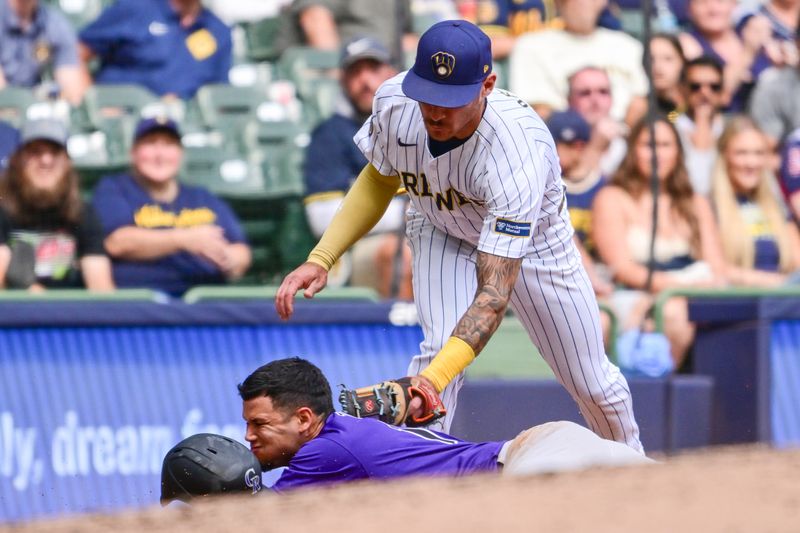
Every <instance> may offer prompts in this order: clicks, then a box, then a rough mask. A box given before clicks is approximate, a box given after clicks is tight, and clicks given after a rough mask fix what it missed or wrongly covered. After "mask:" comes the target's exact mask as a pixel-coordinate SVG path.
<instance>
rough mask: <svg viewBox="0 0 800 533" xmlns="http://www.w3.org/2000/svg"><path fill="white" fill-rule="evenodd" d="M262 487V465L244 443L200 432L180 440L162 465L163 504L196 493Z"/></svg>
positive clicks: (186, 498)
mask: <svg viewBox="0 0 800 533" xmlns="http://www.w3.org/2000/svg"><path fill="white" fill-rule="evenodd" d="M260 490H261V465H259V463H258V459H256V456H255V455H253V454H252V452H251V451H250V450H248V449H247V447H246V446H244V445H243V444H241V443H238V442H236V441H235V440H233V439H229V438H228V437H225V436H222V435H214V434H212V433H198V434H197V435H192V436H191V437H188V438H186V439H184V440H182V441H181V442H179V443H178V444H176V445H175V446H174V447H173V448H172V449H171V450H170V451H168V452H167V455H166V456H164V463H163V464H162V466H161V505H167V504H168V503H169V502H171V501H173V500H181V501H183V502H187V503H188V502H189V501H190V500H191V499H192V498H194V497H196V496H206V495H209V494H220V493H229V492H230V493H234V492H245V491H247V492H250V493H252V494H255V493H257V492H258V491H260Z"/></svg>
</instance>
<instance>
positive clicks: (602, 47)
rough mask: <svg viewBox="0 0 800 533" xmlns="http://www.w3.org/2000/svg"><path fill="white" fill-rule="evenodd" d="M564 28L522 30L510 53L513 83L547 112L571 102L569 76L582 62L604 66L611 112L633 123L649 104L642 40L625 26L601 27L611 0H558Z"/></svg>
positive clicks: (512, 86) (515, 90)
mask: <svg viewBox="0 0 800 533" xmlns="http://www.w3.org/2000/svg"><path fill="white" fill-rule="evenodd" d="M556 4H557V6H558V8H559V12H560V13H561V16H562V18H563V19H564V29H563V30H560V29H546V30H542V31H537V32H533V33H528V34H525V35H522V36H520V37H519V38H518V39H517V42H516V44H515V45H514V49H513V51H512V53H511V56H510V63H509V80H510V84H509V87H510V89H511V91H512V92H513V93H515V94H517V95H519V96H520V97H521V98H522V99H523V100H525V101H526V102H528V103H530V104H531V105H533V107H534V109H536V111H537V112H538V113H539V114H540V115H541V116H542V117H543V118H545V119H546V118H547V116H549V114H550V113H551V112H552V111H554V110H563V109H565V108H566V107H567V95H568V86H567V78H568V76H569V75H570V74H572V73H574V72H576V71H578V70H579V69H581V68H582V67H586V66H594V67H598V68H602V69H604V70H605V71H606V72H608V75H609V77H610V78H611V86H612V94H613V104H612V108H611V116H612V117H613V118H614V119H615V120H623V119H624V120H625V122H626V123H628V124H632V123H633V122H635V121H636V119H638V118H639V117H640V116H642V115H643V114H644V111H645V110H646V108H647V102H646V99H645V95H646V94H647V86H648V83H647V78H646V76H645V73H644V69H643V68H642V44H641V43H640V42H639V41H637V40H636V39H634V38H633V37H631V36H630V35H627V34H625V33H623V32H621V31H613V30H608V29H605V28H598V26H597V19H598V16H599V15H600V13H601V12H602V11H603V9H604V8H605V7H606V4H607V0H558V1H557V2H556Z"/></svg>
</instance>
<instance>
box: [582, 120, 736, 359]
mask: <svg viewBox="0 0 800 533" xmlns="http://www.w3.org/2000/svg"><path fill="white" fill-rule="evenodd" d="M654 131H655V147H656V160H657V165H656V167H657V168H656V171H657V176H658V181H659V192H658V198H657V205H658V222H657V226H656V232H655V245H654V259H655V264H654V272H653V274H652V278H651V279H650V284H649V286H648V278H649V277H650V276H649V275H648V261H649V257H650V242H651V234H652V225H653V222H652V220H653V194H652V192H651V188H650V176H651V161H652V149H651V144H650V131H649V128H648V124H647V121H646V120H642V121H640V122H639V123H638V124H636V125H635V126H634V128H633V129H632V130H631V134H630V136H629V138H628V143H629V144H628V153H627V154H626V156H625V159H624V160H623V161H622V164H621V165H620V167H619V169H618V170H617V172H616V173H615V174H614V176H613V177H612V179H611V182H610V184H609V185H608V186H606V187H604V188H603V189H601V190H600V191H599V192H598V193H597V196H596V197H595V200H594V204H593V207H592V236H593V237H594V241H595V246H596V248H597V250H598V252H599V254H600V257H601V259H602V260H603V262H604V263H605V264H606V265H608V267H609V269H610V270H611V272H612V274H613V276H614V280H615V281H616V282H617V284H618V285H620V286H621V288H620V289H618V290H616V291H615V292H614V294H613V295H612V297H611V305H612V307H613V309H614V311H615V313H616V314H617V317H618V318H619V320H620V324H621V329H622V330H623V331H626V330H633V329H636V328H639V327H641V326H642V324H643V323H644V322H645V319H646V317H647V316H648V313H649V311H650V309H651V307H652V304H653V296H654V295H656V294H658V293H659V292H661V291H663V290H665V289H672V288H684V287H714V286H718V285H719V284H720V283H721V280H722V279H723V274H724V261H723V259H722V252H721V249H720V244H719V235H718V233H717V227H716V222H715V220H714V213H713V211H712V210H711V206H710V204H709V203H708V201H707V200H706V199H705V198H704V197H702V196H701V195H699V194H697V193H695V192H694V191H693V190H692V186H691V184H690V182H689V175H688V173H687V171H686V167H685V166H684V162H683V149H682V147H681V144H680V141H679V139H678V132H677V131H676V130H675V126H673V125H672V123H670V122H669V120H668V119H667V118H666V117H663V116H661V117H658V118H657V119H656V121H655V124H654ZM646 291H647V292H646ZM663 311H664V313H663V315H664V334H665V335H666V336H667V338H668V339H669V342H670V351H671V354H672V358H673V360H674V362H675V366H676V367H680V365H681V363H682V362H683V360H684V358H685V355H686V351H687V350H688V348H689V346H690V345H691V343H692V340H693V339H694V326H693V325H692V324H691V322H689V316H688V306H687V302H686V299H685V298H671V299H670V300H669V301H668V302H667V303H666V304H665V306H664V309H663Z"/></svg>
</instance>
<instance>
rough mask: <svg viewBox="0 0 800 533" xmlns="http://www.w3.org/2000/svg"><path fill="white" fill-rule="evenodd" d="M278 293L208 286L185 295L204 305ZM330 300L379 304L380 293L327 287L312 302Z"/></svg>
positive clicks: (272, 296)
mask: <svg viewBox="0 0 800 533" xmlns="http://www.w3.org/2000/svg"><path fill="white" fill-rule="evenodd" d="M277 293H278V287H277V286H274V285H273V286H269V285H268V286H264V285H260V286H250V287H248V286H207V287H194V288H192V289H189V290H188V291H187V292H186V294H184V295H183V301H184V302H186V303H190V304H194V303H202V302H215V301H221V300H222V301H225V300H229V301H244V300H273V299H275V295H276V294H277ZM326 300H327V301H330V300H351V301H360V302H377V301H379V300H380V297H379V296H378V293H377V292H375V290H374V289H371V288H369V287H338V288H333V287H327V288H326V289H325V290H323V291H321V292H319V293H317V294H316V295H315V296H314V299H313V300H309V301H310V302H319V301H326Z"/></svg>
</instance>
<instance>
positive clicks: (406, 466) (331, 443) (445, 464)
mask: <svg viewBox="0 0 800 533" xmlns="http://www.w3.org/2000/svg"><path fill="white" fill-rule="evenodd" d="M503 444H504V443H503V442H481V443H474V442H467V441H462V440H460V439H457V438H455V437H451V436H450V435H445V434H444V433H438V432H436V431H431V430H429V429H424V428H397V427H394V426H390V425H388V424H384V423H383V422H379V421H377V420H373V419H361V418H354V417H352V416H349V415H345V414H342V413H334V414H332V415H330V416H329V417H328V419H327V420H326V422H325V427H324V428H323V429H322V431H321V432H320V434H319V435H318V436H317V437H316V438H314V439H313V440H311V441H309V442H307V443H306V444H305V445H303V447H302V448H300V450H299V451H298V452H297V454H296V455H295V456H294V458H292V460H291V462H290V463H289V465H288V467H287V468H286V470H284V472H283V474H282V475H281V477H280V478H278V480H277V481H276V482H275V485H274V486H273V489H274V490H275V491H277V492H283V491H286V490H290V489H293V488H297V487H301V486H305V485H316V484H330V483H339V482H345V481H355V480H358V479H387V478H394V477H403V476H413V475H427V476H431V475H448V476H459V475H464V474H469V473H472V472H492V471H496V470H497V455H498V453H500V448H501V447H502V446H503Z"/></svg>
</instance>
